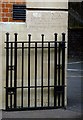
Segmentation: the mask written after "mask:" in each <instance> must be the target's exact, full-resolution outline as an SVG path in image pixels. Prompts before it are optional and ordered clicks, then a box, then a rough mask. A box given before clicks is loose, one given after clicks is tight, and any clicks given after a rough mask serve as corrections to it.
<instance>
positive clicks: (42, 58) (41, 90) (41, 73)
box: [41, 34, 44, 107]
mask: <svg viewBox="0 0 83 120" xmlns="http://www.w3.org/2000/svg"><path fill="white" fill-rule="evenodd" d="M41 36H42V56H41V57H42V58H41V107H43V49H44V48H43V41H44V34H42V35H41Z"/></svg>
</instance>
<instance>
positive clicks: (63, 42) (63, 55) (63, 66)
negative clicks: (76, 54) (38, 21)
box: [62, 33, 65, 107]
mask: <svg viewBox="0 0 83 120" xmlns="http://www.w3.org/2000/svg"><path fill="white" fill-rule="evenodd" d="M62 85H63V86H64V85H65V33H62ZM64 92H65V88H64V89H63V95H62V106H63V107H64V96H65V93H64Z"/></svg>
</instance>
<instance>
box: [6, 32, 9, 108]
mask: <svg viewBox="0 0 83 120" xmlns="http://www.w3.org/2000/svg"><path fill="white" fill-rule="evenodd" d="M6 42H7V43H6V87H8V79H9V72H8V67H9V43H8V42H9V33H6ZM7 109H8V90H7V88H6V110H7Z"/></svg>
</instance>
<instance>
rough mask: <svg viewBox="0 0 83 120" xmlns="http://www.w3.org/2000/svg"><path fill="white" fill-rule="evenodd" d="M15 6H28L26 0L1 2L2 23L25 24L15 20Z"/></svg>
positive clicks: (4, 0)
mask: <svg viewBox="0 0 83 120" xmlns="http://www.w3.org/2000/svg"><path fill="white" fill-rule="evenodd" d="M13 4H26V3H25V0H0V22H24V21H23V20H13V17H12V13H13Z"/></svg>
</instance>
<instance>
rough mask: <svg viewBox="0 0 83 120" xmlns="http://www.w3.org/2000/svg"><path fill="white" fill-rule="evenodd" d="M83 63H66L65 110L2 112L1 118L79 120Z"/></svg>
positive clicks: (71, 61)
mask: <svg viewBox="0 0 83 120" xmlns="http://www.w3.org/2000/svg"><path fill="white" fill-rule="evenodd" d="M82 66H83V62H82V61H80V60H77V59H76V60H74V59H73V60H72V59H70V60H69V61H68V69H67V71H68V81H67V84H68V106H67V109H66V110H64V109H55V110H40V111H39V110H36V111H21V112H20V111H18V112H2V117H3V118H81V114H82V108H83V107H82V106H83V102H82V99H81V98H83V89H82V78H83V67H82Z"/></svg>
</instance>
